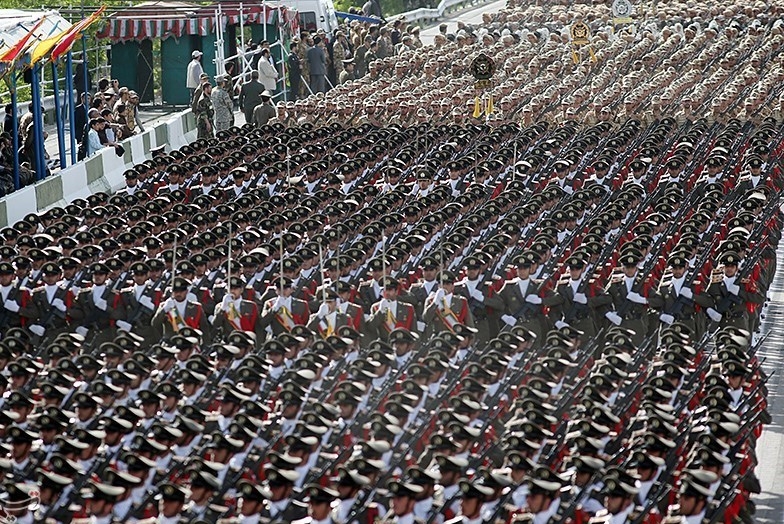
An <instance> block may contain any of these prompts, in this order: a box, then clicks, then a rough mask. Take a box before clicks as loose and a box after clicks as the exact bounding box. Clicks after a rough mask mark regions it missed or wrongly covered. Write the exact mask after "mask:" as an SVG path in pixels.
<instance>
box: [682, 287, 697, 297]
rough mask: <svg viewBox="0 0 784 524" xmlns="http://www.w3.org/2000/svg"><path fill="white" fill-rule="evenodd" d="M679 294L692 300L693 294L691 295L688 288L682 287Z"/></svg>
mask: <svg viewBox="0 0 784 524" xmlns="http://www.w3.org/2000/svg"><path fill="white" fill-rule="evenodd" d="M679 294H680V296H682V297H684V298H694V293H692V291H691V288H689V287H685V286H684V287H682V288H681V292H680V293H679Z"/></svg>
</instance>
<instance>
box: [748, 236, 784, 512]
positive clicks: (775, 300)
mask: <svg viewBox="0 0 784 524" xmlns="http://www.w3.org/2000/svg"><path fill="white" fill-rule="evenodd" d="M777 261H778V265H777V272H776V276H775V277H774V280H773V284H772V285H771V286H770V291H769V297H768V299H769V302H768V306H767V311H765V312H764V315H765V318H764V319H763V321H762V333H766V332H768V331H770V336H768V338H767V340H765V343H764V344H763V345H762V347H761V348H760V351H759V357H760V358H765V363H764V364H763V369H764V370H765V372H766V373H767V374H770V373H772V372H773V371H774V370H775V372H776V374H775V375H773V376H772V377H771V378H770V381H769V382H768V411H769V412H770V414H771V416H772V418H773V422H772V423H771V424H770V425H769V426H767V427H765V430H764V432H763V433H762V436H761V437H760V439H759V441H757V458H758V461H759V465H758V466H757V477H759V480H760V483H761V484H762V494H761V495H759V496H758V497H756V498H755V502H756V504H757V514H756V520H757V522H759V523H766V524H767V523H769V524H781V523H782V522H784V398H782V397H784V242H782V243H781V244H780V245H779V249H778V253H777Z"/></svg>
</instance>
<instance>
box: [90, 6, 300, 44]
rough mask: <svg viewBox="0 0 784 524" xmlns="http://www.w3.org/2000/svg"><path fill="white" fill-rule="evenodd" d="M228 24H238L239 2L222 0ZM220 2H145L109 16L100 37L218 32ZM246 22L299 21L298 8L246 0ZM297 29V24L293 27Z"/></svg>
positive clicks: (120, 38)
mask: <svg viewBox="0 0 784 524" xmlns="http://www.w3.org/2000/svg"><path fill="white" fill-rule="evenodd" d="M220 5H221V10H222V12H223V15H224V19H223V20H224V23H225V24H226V25H234V24H239V22H240V4H239V3H234V2H221V4H220ZM217 7H218V4H214V5H210V6H203V5H194V4H188V3H185V2H145V3H142V4H139V5H136V6H134V7H129V8H127V9H122V10H119V11H116V12H115V13H113V14H111V15H109V16H107V17H106V19H105V21H104V26H103V28H102V29H101V30H100V31H99V32H98V38H108V39H109V40H111V41H112V42H127V41H131V40H145V39H148V38H149V39H155V38H160V39H166V38H171V37H174V38H178V39H179V38H181V37H183V36H187V35H199V36H207V35H210V34H214V33H215V9H216V8H217ZM242 15H243V16H244V23H245V24H264V23H266V24H270V25H277V24H279V23H280V22H281V20H282V22H283V24H284V25H287V24H292V23H296V12H295V11H291V10H288V9H287V8H286V7H284V6H267V5H262V4H243V6H242ZM281 17H282V18H281ZM292 29H294V28H292Z"/></svg>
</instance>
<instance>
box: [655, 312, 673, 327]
mask: <svg viewBox="0 0 784 524" xmlns="http://www.w3.org/2000/svg"><path fill="white" fill-rule="evenodd" d="M659 320H661V321H662V322H664V323H665V324H672V323H673V322H675V317H674V316H672V315H668V314H667V313H662V314H661V315H659Z"/></svg>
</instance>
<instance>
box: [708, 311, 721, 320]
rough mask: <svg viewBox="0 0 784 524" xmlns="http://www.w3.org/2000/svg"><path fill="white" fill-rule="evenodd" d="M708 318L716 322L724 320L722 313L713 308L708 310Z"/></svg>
mask: <svg viewBox="0 0 784 524" xmlns="http://www.w3.org/2000/svg"><path fill="white" fill-rule="evenodd" d="M708 316H709V317H710V319H711V320H713V321H714V322H721V319H722V316H723V315H722V314H721V313H719V312H718V311H716V310H715V309H713V308H712V307H709V308H708Z"/></svg>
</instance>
